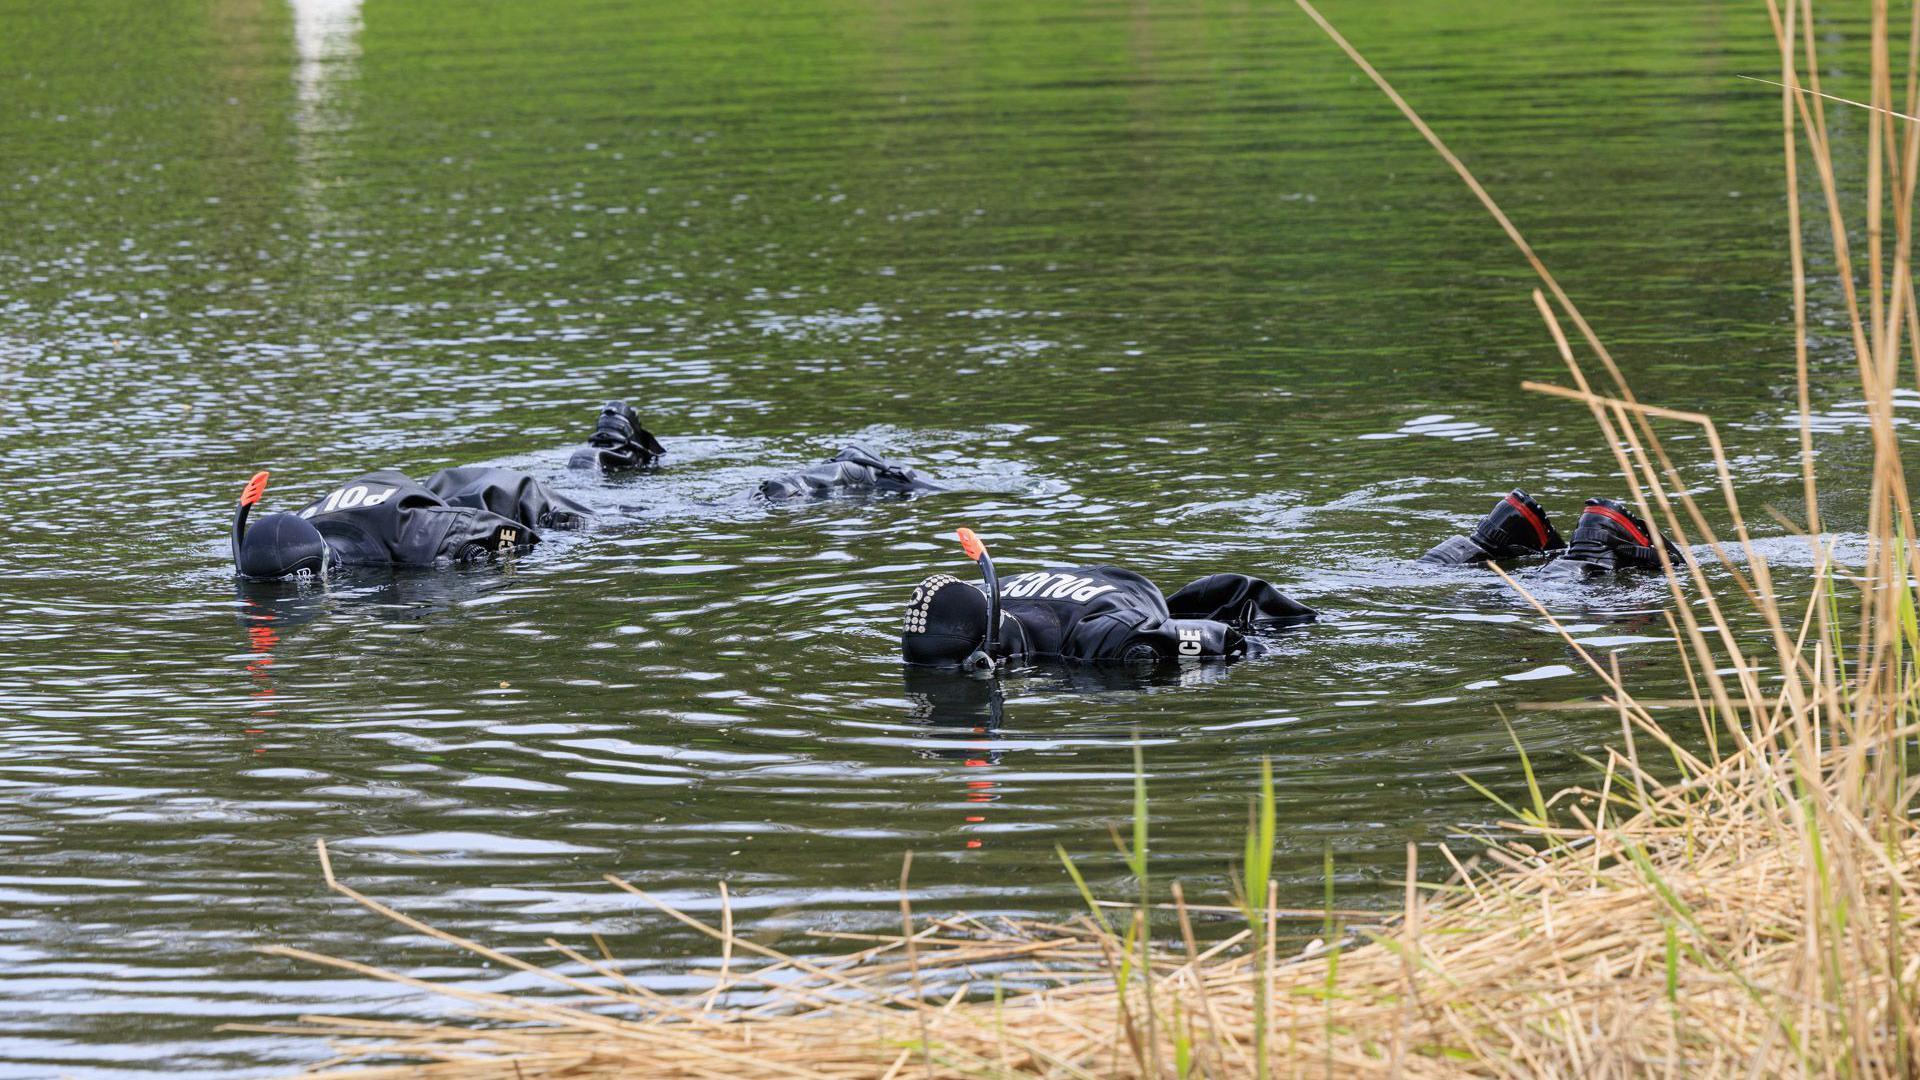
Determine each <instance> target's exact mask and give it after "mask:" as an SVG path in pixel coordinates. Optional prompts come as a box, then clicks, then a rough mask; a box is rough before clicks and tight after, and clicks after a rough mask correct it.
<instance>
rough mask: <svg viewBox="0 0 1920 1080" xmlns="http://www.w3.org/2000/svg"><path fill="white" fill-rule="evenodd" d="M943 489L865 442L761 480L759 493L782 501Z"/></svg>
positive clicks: (911, 492)
mask: <svg viewBox="0 0 1920 1080" xmlns="http://www.w3.org/2000/svg"><path fill="white" fill-rule="evenodd" d="M944 490H946V489H945V488H942V487H941V486H940V485H938V484H935V483H933V482H931V481H929V480H926V479H925V478H923V477H921V476H920V474H919V473H916V472H914V471H913V469H911V468H909V467H907V466H905V465H902V464H900V463H899V462H895V461H888V460H887V459H886V458H883V457H881V456H880V455H879V454H876V453H874V452H873V450H872V449H871V448H870V447H868V446H866V445H865V444H862V443H849V444H848V445H847V447H846V449H844V450H842V451H840V453H838V454H837V455H835V456H834V458H833V460H832V461H828V462H825V463H824V464H820V465H815V466H812V467H811V468H806V469H802V470H800V471H799V472H793V473H788V474H786V475H785V476H776V477H773V478H771V479H769V480H764V481H762V482H761V484H760V491H759V496H760V498H762V499H765V500H766V501H768V502H785V501H787V500H790V499H825V498H830V497H832V496H834V495H861V494H869V493H879V494H887V495H913V494H917V493H919V492H922V491H944Z"/></svg>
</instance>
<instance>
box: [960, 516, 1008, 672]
mask: <svg viewBox="0 0 1920 1080" xmlns="http://www.w3.org/2000/svg"><path fill="white" fill-rule="evenodd" d="M954 535H955V536H957V537H959V538H960V550H962V551H964V552H966V553H967V557H968V558H970V559H972V560H973V561H975V562H977V563H979V564H980V576H981V577H983V578H985V579H986V582H987V605H988V606H987V641H986V646H985V648H986V655H987V664H986V666H988V667H992V666H993V654H994V653H996V652H998V651H999V645H1000V577H999V575H997V574H995V573H994V572H993V556H991V555H989V554H987V545H986V544H984V543H981V541H980V537H979V536H978V535H976V534H975V533H974V531H973V530H972V529H969V528H967V527H966V526H964V525H962V526H961V527H960V528H959V529H958V530H956V531H955V532H954ZM967 666H968V667H972V666H974V665H973V663H972V657H969V658H968V664H967Z"/></svg>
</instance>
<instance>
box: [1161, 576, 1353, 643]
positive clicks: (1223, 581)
mask: <svg viewBox="0 0 1920 1080" xmlns="http://www.w3.org/2000/svg"><path fill="white" fill-rule="evenodd" d="M1167 612H1168V613H1169V614H1171V615H1172V616H1173V617H1174V618H1176V619H1211V620H1212V621H1214V622H1221V623H1226V624H1227V625H1228V626H1231V627H1233V628H1234V629H1235V630H1240V631H1246V630H1254V629H1260V628H1264V627H1272V626H1295V625H1298V624H1299V623H1305V622H1312V621H1313V619H1314V616H1315V615H1316V614H1317V613H1316V612H1315V611H1314V610H1313V609H1312V608H1310V607H1308V606H1306V605H1305V604H1302V603H1299V602H1298V601H1296V600H1294V599H1292V598H1291V597H1289V596H1287V595H1286V594H1285V593H1283V592H1281V591H1280V590H1279V589H1276V588H1274V587H1273V586H1272V585H1271V584H1269V583H1268V582H1266V581H1263V580H1261V579H1260V578H1257V577H1248V576H1247V575H1245V574H1209V575H1207V576H1206V577H1203V578H1200V579H1199V580H1197V581H1193V582H1190V583H1188V584H1187V585H1186V586H1185V587H1184V588H1182V589H1181V590H1180V591H1179V592H1176V593H1174V594H1173V595H1172V596H1169V597H1167Z"/></svg>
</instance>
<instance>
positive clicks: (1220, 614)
mask: <svg viewBox="0 0 1920 1080" xmlns="http://www.w3.org/2000/svg"><path fill="white" fill-rule="evenodd" d="M1000 604H1001V608H1002V610H1003V611H1004V613H1005V614H1006V616H1007V618H1005V619H1003V620H1002V624H1001V641H1000V646H1001V648H1002V650H1003V651H1004V652H1005V653H1006V654H1007V655H1008V656H1011V657H1016V658H1018V657H1025V658H1027V659H1045V658H1059V659H1065V660H1176V659H1181V658H1187V659H1198V658H1205V657H1214V658H1225V659H1233V658H1237V657H1241V656H1246V655H1248V653H1249V652H1252V651H1258V646H1257V645H1254V644H1251V643H1249V641H1248V640H1247V638H1246V636H1245V634H1246V631H1247V630H1250V629H1252V628H1254V627H1256V626H1275V625H1288V624H1291V623H1300V622H1306V621H1308V620H1310V619H1312V618H1313V615H1314V613H1313V610H1312V609H1311V608H1307V607H1304V606H1302V605H1300V604H1297V603H1295V602H1294V601H1292V600H1290V599H1288V598H1287V597H1286V596H1284V595H1282V594H1281V592H1280V590H1278V589H1276V588H1274V587H1273V586H1272V585H1270V584H1268V583H1267V582H1265V581H1262V580H1260V579H1259V578H1255V577H1248V576H1247V575H1245V574H1213V575H1210V576H1208V577H1204V578H1201V579H1199V580H1198V581H1195V582H1192V583H1191V584H1189V585H1187V586H1186V587H1185V588H1183V589H1181V590H1180V591H1179V592H1176V593H1174V594H1173V595H1172V596H1170V597H1163V596H1162V595H1161V593H1160V590H1159V588H1158V587H1156V586H1155V585H1154V584H1153V582H1151V581H1148V580H1147V579H1146V578H1144V577H1141V576H1140V575H1139V574H1136V573H1134V572H1133V571H1131V570H1122V569H1120V568H1118V567H1114V566H1093V567H1072V568H1065V569H1050V570H1035V571H1031V572H1029V573H1025V574H1019V575H1017V576H1015V577H1011V578H1008V579H1006V580H1004V581H1002V582H1001V583H1000Z"/></svg>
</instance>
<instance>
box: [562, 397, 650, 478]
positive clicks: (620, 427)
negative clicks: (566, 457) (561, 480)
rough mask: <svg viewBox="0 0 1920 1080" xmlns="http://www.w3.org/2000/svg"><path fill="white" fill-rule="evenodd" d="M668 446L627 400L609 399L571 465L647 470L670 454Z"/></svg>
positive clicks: (601, 408) (613, 469)
mask: <svg viewBox="0 0 1920 1080" xmlns="http://www.w3.org/2000/svg"><path fill="white" fill-rule="evenodd" d="M666 452H667V449H666V447H664V446H661V445H660V440H658V439H656V438H654V437H653V434H652V433H651V432H649V431H648V430H647V429H646V428H644V427H641V426H640V416H639V414H638V413H636V412H634V411H633V407H632V406H631V405H628V404H627V403H626V402H624V401H609V402H607V403H606V404H605V405H602V406H601V407H600V415H599V417H598V418H597V419H595V421H594V425H593V434H592V435H589V436H587V445H586V446H583V447H581V448H580V449H579V450H578V451H576V452H575V453H574V455H573V459H572V460H571V461H569V462H568V463H567V464H568V465H569V466H570V467H573V468H591V467H593V466H596V465H597V466H599V467H600V468H601V469H602V470H603V471H606V472H620V471H623V470H627V469H644V468H646V467H648V466H649V465H652V464H653V463H654V462H656V461H658V460H660V458H661V457H662V456H663V455H664V454H666Z"/></svg>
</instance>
